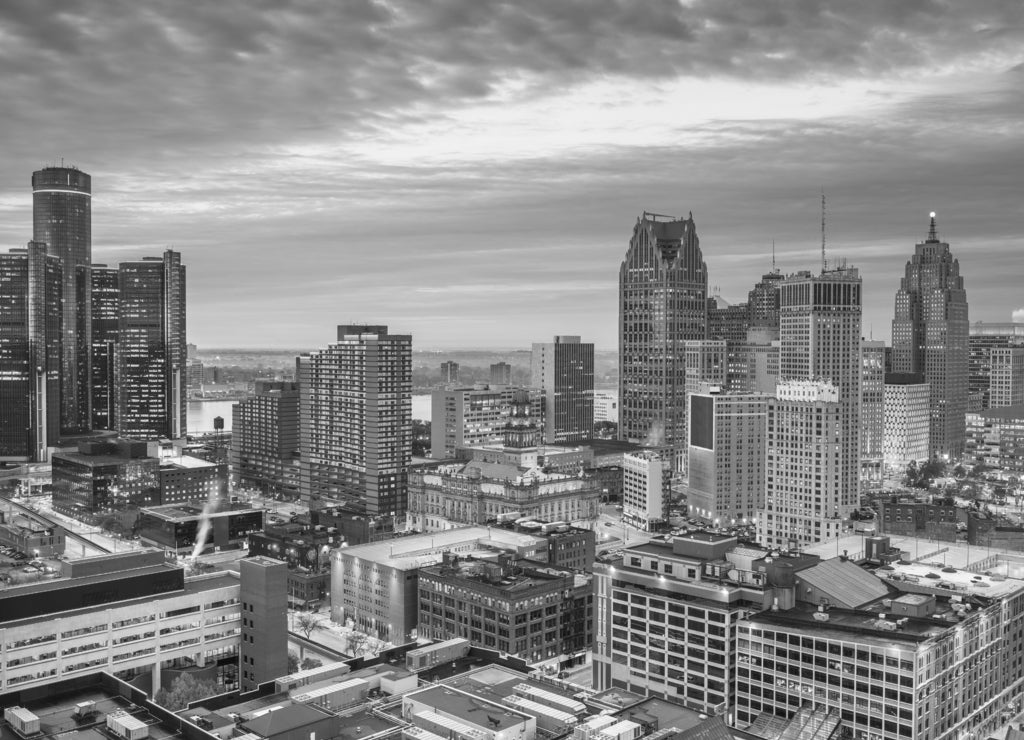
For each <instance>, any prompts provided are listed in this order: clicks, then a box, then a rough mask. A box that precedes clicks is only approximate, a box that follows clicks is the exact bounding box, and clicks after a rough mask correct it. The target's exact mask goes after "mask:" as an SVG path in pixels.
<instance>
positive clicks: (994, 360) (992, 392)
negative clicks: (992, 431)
mask: <svg viewBox="0 0 1024 740" xmlns="http://www.w3.org/2000/svg"><path fill="white" fill-rule="evenodd" d="M989 357H990V358H991V367H992V374H991V375H990V376H989V404H988V405H989V408H993V409H997V408H1002V407H1003V406H1020V405H1021V404H1024V346H1022V347H1001V348H993V349H991V350H989Z"/></svg>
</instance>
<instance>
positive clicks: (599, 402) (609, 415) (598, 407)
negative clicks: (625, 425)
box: [594, 391, 619, 424]
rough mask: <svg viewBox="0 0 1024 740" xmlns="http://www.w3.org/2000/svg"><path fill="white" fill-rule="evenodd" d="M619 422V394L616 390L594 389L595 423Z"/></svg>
mask: <svg viewBox="0 0 1024 740" xmlns="http://www.w3.org/2000/svg"><path fill="white" fill-rule="evenodd" d="M599 422H610V423H612V424H618V423H619V394H618V393H617V392H616V391H594V423H595V424H597V423H599Z"/></svg>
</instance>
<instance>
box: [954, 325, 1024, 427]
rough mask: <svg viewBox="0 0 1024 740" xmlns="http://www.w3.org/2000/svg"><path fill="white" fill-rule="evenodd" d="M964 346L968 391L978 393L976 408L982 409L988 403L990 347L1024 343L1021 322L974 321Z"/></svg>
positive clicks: (1022, 344)
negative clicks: (978, 404)
mask: <svg viewBox="0 0 1024 740" xmlns="http://www.w3.org/2000/svg"><path fill="white" fill-rule="evenodd" d="M967 346H968V353H969V354H968V360H967V391H968V393H969V394H970V395H971V396H972V397H973V396H976V395H977V394H981V397H982V402H981V405H980V407H979V408H978V409H976V410H977V411H981V410H982V409H987V408H988V407H989V405H990V399H989V384H990V379H991V376H992V354H991V353H992V350H993V349H1008V348H1011V347H1024V323H1021V322H1003V323H994V322H985V321H976V322H974V323H973V324H971V326H970V329H969V333H968V337H967Z"/></svg>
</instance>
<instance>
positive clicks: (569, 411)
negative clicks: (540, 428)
mask: <svg viewBox="0 0 1024 740" xmlns="http://www.w3.org/2000/svg"><path fill="white" fill-rule="evenodd" d="M530 375H531V381H530V384H531V385H532V386H533V387H534V388H539V389H540V390H541V392H542V393H543V394H544V441H545V442H548V443H552V442H581V441H583V440H585V439H590V438H591V437H593V436H594V345H593V344H590V343H585V342H581V341H580V338H579V337H576V336H556V337H555V339H554V341H553V342H534V344H533V356H532V358H531V362H530Z"/></svg>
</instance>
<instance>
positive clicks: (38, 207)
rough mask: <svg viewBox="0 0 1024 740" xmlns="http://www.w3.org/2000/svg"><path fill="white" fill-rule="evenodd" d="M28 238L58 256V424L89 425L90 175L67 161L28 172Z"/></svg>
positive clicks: (72, 427)
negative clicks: (60, 283)
mask: <svg viewBox="0 0 1024 740" xmlns="http://www.w3.org/2000/svg"><path fill="white" fill-rule="evenodd" d="M32 239H33V241H36V242H42V243H44V244H46V250H47V253H48V254H50V255H52V256H54V257H57V258H59V259H60V263H61V267H62V268H63V272H62V277H61V281H62V289H61V294H62V299H63V305H62V308H61V313H62V323H61V329H62V332H63V341H62V349H61V373H60V379H61V391H60V410H61V426H62V427H63V428H64V429H66V430H69V431H82V430H86V429H88V428H89V424H90V422H91V415H90V412H89V405H90V395H89V371H88V369H89V354H88V348H89V345H90V338H89V331H90V330H89V309H90V306H89V290H90V285H89V281H88V271H87V270H82V269H79V268H82V267H88V265H89V264H90V262H91V261H92V178H91V177H90V176H89V175H87V174H86V173H84V172H82V171H81V170H78V169H75V168H73V167H45V168H43V169H41V170H38V171H36V172H33V173H32Z"/></svg>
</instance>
